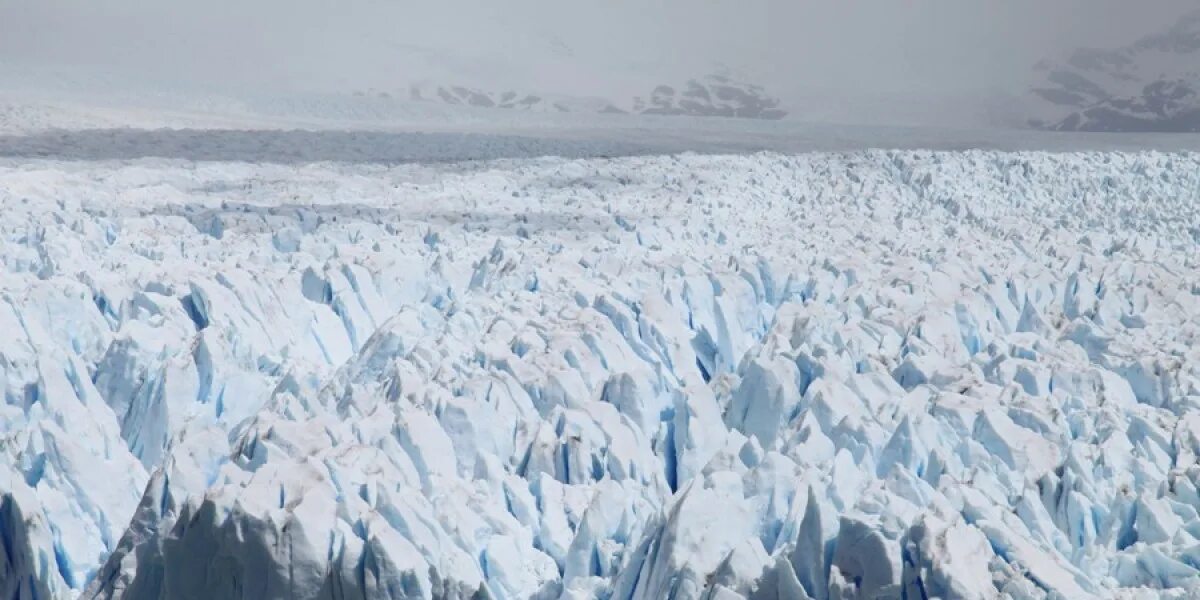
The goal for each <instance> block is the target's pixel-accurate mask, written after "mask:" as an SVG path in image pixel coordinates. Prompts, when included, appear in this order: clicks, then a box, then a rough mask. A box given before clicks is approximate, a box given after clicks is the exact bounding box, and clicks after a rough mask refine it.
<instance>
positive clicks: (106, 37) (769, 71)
mask: <svg viewBox="0 0 1200 600" xmlns="http://www.w3.org/2000/svg"><path fill="white" fill-rule="evenodd" d="M1193 2H1194V0H1153V1H1148V2H1137V3H1133V2H1128V1H1126V0H1050V1H1046V0H1038V1H1035V0H739V1H734V0H641V1H635V0H607V1H603V2H600V1H592V0H588V1H585V0H559V1H550V0H504V1H500V2H496V1H488V0H446V1H439V2H415V1H411V0H386V1H385V0H346V1H343V2H334V1H332V0H291V1H284V0H241V1H236V0H206V1H204V2H199V1H194V0H178V1H170V2H158V3H154V2H147V1H143V0H108V1H100V2H97V1H95V0H36V1H35V0H0V62H3V63H5V64H10V65H13V64H15V65H34V66H67V67H72V68H75V69H78V70H81V71H84V72H87V71H95V72H104V73H119V74H121V75H122V76H127V77H136V78H141V79H144V80H146V81H159V82H163V83H171V84H188V85H194V86H199V87H221V86H233V87H242V88H245V87H251V88H254V87H263V88H270V89H284V90H292V89H324V90H350V89H355V88H362V87H383V88H386V87H394V88H397V89H399V88H403V87H404V86H405V85H406V84H407V82H409V81H412V80H415V79H420V78H423V77H434V78H436V77H454V78H458V79H460V80H470V81H464V82H465V83H475V82H476V81H478V82H479V83H480V84H491V85H510V86H512V87H526V88H534V89H544V88H548V87H549V88H553V87H558V88H562V89H561V91H563V92H595V93H599V92H602V91H604V90H607V89H611V88H614V87H615V88H619V89H635V88H638V86H643V85H645V84H646V82H650V81H654V80H659V79H663V78H668V77H690V76H695V75H699V74H704V73H707V72H711V71H712V70H715V69H728V70H731V71H735V72H739V73H745V74H747V76H749V77H751V78H754V79H756V80H759V81H762V82H764V83H765V84H767V85H768V86H769V87H771V88H773V89H776V90H780V92H779V93H781V94H784V95H788V94H791V95H797V96H798V95H802V94H804V93H808V92H813V91H821V92H822V93H827V94H834V95H838V94H840V95H843V96H848V97H855V96H871V95H876V94H888V93H905V94H910V95H912V94H915V95H921V94H925V95H928V96H930V97H938V96H945V95H950V94H956V93H964V92H970V91H977V90H985V89H1004V90H1019V89H1021V86H1022V85H1024V84H1025V83H1026V81H1027V78H1028V77H1029V76H1030V66H1031V65H1032V64H1033V63H1034V62H1036V61H1037V60H1039V59H1041V58H1043V57H1045V56H1048V55H1055V54H1060V53H1062V52H1065V51H1066V50H1067V49H1069V48H1071V47H1074V46H1078V45H1092V46H1111V45H1119V44H1124V43H1128V42H1129V41H1130V40H1132V39H1134V38H1136V37H1138V36H1139V35H1141V34H1143V33H1145V32H1146V31H1150V30H1153V29H1155V28H1159V27H1161V26H1163V24H1165V23H1167V22H1169V21H1170V20H1172V19H1173V18H1174V17H1175V16H1176V15H1178V14H1179V13H1181V12H1183V11H1184V10H1186V9H1187V8H1189V7H1190V5H1191V4H1192V3H1193ZM489 80H491V81H489ZM551 91H555V90H551Z"/></svg>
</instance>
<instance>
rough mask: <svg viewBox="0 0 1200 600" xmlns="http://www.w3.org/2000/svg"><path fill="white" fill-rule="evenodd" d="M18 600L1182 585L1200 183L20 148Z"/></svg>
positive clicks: (1198, 304)
mask: <svg viewBox="0 0 1200 600" xmlns="http://www.w3.org/2000/svg"><path fill="white" fill-rule="evenodd" d="M0 215H2V216H3V218H2V219H0V236H2V237H0V244H2V246H0V248H3V251H2V252H0V259H2V266H0V332H2V333H3V335H0V389H2V390H3V397H4V402H3V405H2V406H0V411H2V412H0V452H3V457H4V460H3V461H0V597H3V598H17V599H21V600H33V599H57V598H88V599H152V598H169V599H190V598H196V599H209V598H230V599H237V598H244V599H260V598H262V599H270V598H274V599H284V598H298V599H327V600H333V599H349V598H498V599H500V598H543V599H547V598H563V599H585V598H614V599H615V598H655V599H657V598H694V599H706V600H733V599H737V598H744V599H756V600H764V599H776V598H778V599H785V598H786V599H804V598H811V599H815V600H827V599H835V598H837V599H843V598H943V599H951V598H973V599H986V598H1001V597H1003V598H1071V599H1077V598H1179V599H1182V598H1196V597H1198V596H1200V513H1198V511H1200V464H1198V461H1197V455H1198V454H1200V154H1195V153H1187V152H1170V153H1168V152H1148V151H1147V152H1068V153H1048V152H997V151H984V150H976V151H954V152H935V151H916V150H912V151H907V150H906V151H882V150H864V151H854V152H825V153H808V154H799V155H788V154H779V153H760V154H753V155H741V156H730V155H698V154H682V155H675V156H633V157H623V158H599V157H592V158H581V159H571V158H561V157H560V158H556V157H544V158H521V159H498V160H486V161H473V162H452V163H445V164H430V163H422V164H401V165H396V164H376V163H339V162H311V163H308V162H305V163H294V164H269V163H257V164H256V163H250V162H226V161H187V160H178V159H161V158H152V157H150V158H140V159H122V160H99V161H84V160H74V161H72V160H56V159H54V158H4V159H0Z"/></svg>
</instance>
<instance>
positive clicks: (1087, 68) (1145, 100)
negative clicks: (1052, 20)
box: [1031, 11, 1200, 132]
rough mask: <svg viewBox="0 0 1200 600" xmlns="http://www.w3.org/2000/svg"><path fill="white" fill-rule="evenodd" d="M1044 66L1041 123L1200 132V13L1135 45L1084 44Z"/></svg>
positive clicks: (1037, 92)
mask: <svg viewBox="0 0 1200 600" xmlns="http://www.w3.org/2000/svg"><path fill="white" fill-rule="evenodd" d="M1038 69H1039V71H1041V72H1042V73H1044V77H1045V80H1044V82H1043V83H1042V84H1040V85H1038V86H1037V87H1035V88H1034V89H1033V91H1032V94H1033V96H1034V98H1035V100H1036V101H1037V104H1038V113H1039V114H1038V116H1037V117H1036V118H1034V119H1033V120H1032V121H1031V124H1033V125H1034V126H1036V127H1044V128H1050V129H1059V130H1074V131H1162V132H1196V131H1200V11H1195V12H1192V13H1189V14H1187V15H1185V16H1183V17H1182V18H1180V19H1179V21H1178V22H1177V23H1175V24H1174V25H1173V26H1172V27H1170V28H1168V29H1167V30H1166V31H1163V32H1161V33H1158V34H1155V35H1150V36H1147V37H1144V38H1142V39H1140V40H1138V41H1137V42H1135V43H1134V44H1132V45H1130V46H1127V47H1124V48H1118V49H1113V50H1097V49H1081V50H1077V51H1075V52H1074V53H1073V54H1071V56H1070V57H1069V58H1067V60H1066V61H1065V62H1045V63H1042V64H1040V65H1038Z"/></svg>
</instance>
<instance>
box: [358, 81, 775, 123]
mask: <svg viewBox="0 0 1200 600" xmlns="http://www.w3.org/2000/svg"><path fill="white" fill-rule="evenodd" d="M376 93H377V94H378V93H379V92H376ZM383 94H389V93H388V92H383ZM389 95H390V94H389ZM409 97H410V98H411V99H413V100H417V101H429V102H442V103H445V104H451V105H462V106H474V107H478V108H506V109H518V110H529V111H541V112H581V113H587V112H593V113H635V114H647V115H686V116H693V117H729V118H743V119H782V118H784V117H785V116H787V114H788V113H787V111H786V110H784V109H783V108H781V106H780V105H781V102H780V100H779V99H778V98H775V97H773V96H771V95H770V94H768V93H767V92H766V90H764V89H763V87H762V86H759V85H754V84H751V83H746V82H743V81H738V80H736V79H734V78H732V77H730V76H728V75H709V76H706V77H701V78H696V79H688V80H687V81H686V82H684V83H683V84H682V85H667V84H660V85H658V86H655V87H654V88H653V89H652V90H650V91H649V93H647V94H645V95H639V96H634V97H633V98H629V99H624V100H609V99H604V98H598V97H576V96H564V95H561V94H539V93H526V92H515V91H504V92H492V91H488V90H485V89H481V88H478V87H467V86H461V85H449V86H447V85H437V84H424V85H421V84H415V85H413V86H411V87H410V90H409Z"/></svg>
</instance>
